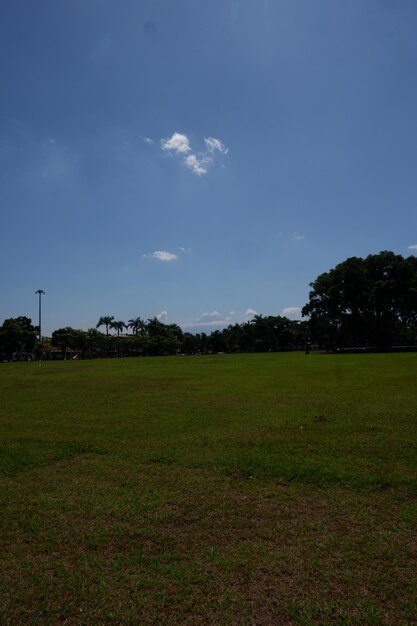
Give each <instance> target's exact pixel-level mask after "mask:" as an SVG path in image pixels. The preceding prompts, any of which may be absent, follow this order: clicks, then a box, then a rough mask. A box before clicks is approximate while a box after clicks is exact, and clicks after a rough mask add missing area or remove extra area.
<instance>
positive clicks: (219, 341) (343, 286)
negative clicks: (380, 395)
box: [0, 251, 417, 360]
mask: <svg viewBox="0 0 417 626" xmlns="http://www.w3.org/2000/svg"><path fill="white" fill-rule="evenodd" d="M310 286H311V288H312V289H311V291H310V293H309V301H308V303H307V304H306V305H305V306H304V308H303V309H302V315H303V316H304V317H306V318H307V319H306V320H302V321H295V320H290V319H288V318H287V317H283V316H279V315H278V316H273V315H270V316H265V317H264V316H262V315H255V317H254V318H253V319H252V320H250V321H248V322H245V323H242V324H231V325H229V326H228V327H227V328H225V329H223V330H215V331H213V332H211V333H210V334H206V333H204V332H201V333H190V332H184V331H183V330H182V329H181V328H180V327H179V326H178V325H177V324H165V323H163V322H162V321H160V320H158V319H157V318H156V317H154V318H151V319H148V320H142V319H141V318H140V317H136V318H132V319H130V320H128V322H127V323H125V322H123V321H122V320H117V319H116V318H115V317H114V316H111V315H104V316H102V317H100V319H99V320H98V322H97V325H96V327H95V328H90V329H88V330H79V329H74V328H71V327H65V328H59V329H57V330H55V331H54V332H53V333H52V337H51V338H45V339H43V340H42V345H39V341H38V333H39V328H38V327H36V326H34V325H33V324H32V321H31V320H30V318H28V317H25V316H21V317H18V318H10V319H7V320H5V321H4V322H3V325H2V326H1V327H0V355H2V357H3V359H7V360H11V359H12V358H13V355H16V354H17V355H18V356H19V355H20V356H21V357H23V358H24V356H25V355H26V356H27V355H32V354H35V353H37V354H38V355H39V354H40V353H43V354H44V356H45V355H48V354H51V352H52V351H53V349H55V350H60V351H61V354H62V356H63V357H64V358H65V356H66V355H67V354H68V353H70V354H74V355H76V356H79V357H81V358H87V357H90V358H91V357H101V356H107V357H108V356H161V355H171V354H178V353H182V354H207V353H218V352H264V351H277V350H299V349H305V348H307V349H308V348H309V346H310V345H311V344H314V345H315V346H317V347H318V348H321V349H323V348H324V349H327V350H335V349H344V348H347V347H364V348H366V347H371V348H376V349H378V350H384V349H389V348H391V347H392V346H394V345H408V346H416V345H417V257H415V256H410V257H408V258H403V257H402V256H401V255H396V254H394V253H393V252H390V251H383V252H380V253H379V254H376V255H369V256H367V257H366V258H360V257H350V258H348V259H346V261H344V262H342V263H340V264H338V265H337V266H336V267H335V268H333V269H331V270H329V271H328V272H325V273H323V274H320V275H319V276H318V277H317V278H316V280H315V281H314V282H312V283H311V284H310ZM101 328H102V329H104V332H103V331H101V330H99V329H101ZM110 331H113V333H111V332H110Z"/></svg>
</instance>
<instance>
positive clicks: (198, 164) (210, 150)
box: [143, 132, 229, 176]
mask: <svg viewBox="0 0 417 626" xmlns="http://www.w3.org/2000/svg"><path fill="white" fill-rule="evenodd" d="M143 140H144V141H146V142H147V143H153V141H152V139H149V138H148V137H143ZM204 144H205V151H203V152H192V151H191V146H190V141H189V139H188V137H187V135H183V134H182V133H177V132H175V133H173V134H172V135H171V137H169V139H161V149H162V150H165V151H171V152H173V153H174V154H177V155H180V156H184V163H185V165H186V166H187V167H188V169H189V170H190V171H191V172H192V173H193V174H195V175H196V176H203V175H204V174H207V172H208V169H209V167H211V166H212V165H213V162H214V156H215V153H216V152H220V153H221V154H227V153H228V152H229V149H228V148H226V146H225V145H224V143H223V142H222V141H221V139H216V137H204Z"/></svg>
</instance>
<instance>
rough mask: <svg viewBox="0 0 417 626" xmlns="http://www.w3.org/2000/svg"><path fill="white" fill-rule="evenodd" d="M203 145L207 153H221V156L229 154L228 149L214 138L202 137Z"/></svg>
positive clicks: (219, 140)
mask: <svg viewBox="0 0 417 626" xmlns="http://www.w3.org/2000/svg"><path fill="white" fill-rule="evenodd" d="M204 143H205V144H206V148H207V150H208V151H209V152H216V150H217V151H218V152H221V153H222V154H227V153H228V152H229V148H226V146H225V145H224V143H223V142H222V140H221V139H216V138H215V137H204Z"/></svg>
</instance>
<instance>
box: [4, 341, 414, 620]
mask: <svg viewBox="0 0 417 626" xmlns="http://www.w3.org/2000/svg"><path fill="white" fill-rule="evenodd" d="M0 481H1V482H0V484H1V495H0V497H1V507H0V540H1V545H0V563H1V567H0V623H1V624H10V625H12V624H13V625H16V624H74V625H75V624H103V623H109V624H204V625H206V624H218V625H220V624H228V623H231V624H378V625H379V624H393V625H394V624H395V625H400V624H417V618H416V616H417V533H416V527H417V506H416V505H417V355H416V354H397V355H392V354H391V355H390V354H383V355H371V354H369V355H343V356H342V355H320V354H311V355H309V356H306V355H304V354H300V353H294V354H291V353H289V354H252V355H218V356H204V357H203V356H201V357H166V358H147V359H120V360H117V359H115V360H103V361H84V362H76V361H67V362H58V363H53V362H50V363H43V364H42V365H39V364H38V363H13V364H2V365H1V366H0Z"/></svg>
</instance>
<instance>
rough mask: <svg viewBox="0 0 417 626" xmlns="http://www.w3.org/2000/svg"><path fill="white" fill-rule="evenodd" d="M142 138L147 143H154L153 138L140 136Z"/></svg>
mask: <svg viewBox="0 0 417 626" xmlns="http://www.w3.org/2000/svg"><path fill="white" fill-rule="evenodd" d="M142 139H143V141H144V142H145V143H147V144H149V145H152V144H154V143H155V142H154V140H153V139H151V138H150V137H142Z"/></svg>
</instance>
